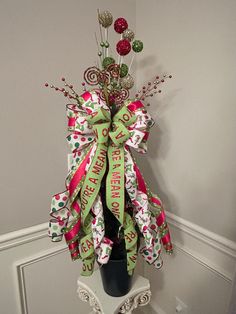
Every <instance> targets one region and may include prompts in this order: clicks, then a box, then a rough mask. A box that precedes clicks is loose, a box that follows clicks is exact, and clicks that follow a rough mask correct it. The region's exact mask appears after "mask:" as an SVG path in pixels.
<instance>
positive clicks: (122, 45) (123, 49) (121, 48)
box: [116, 39, 131, 56]
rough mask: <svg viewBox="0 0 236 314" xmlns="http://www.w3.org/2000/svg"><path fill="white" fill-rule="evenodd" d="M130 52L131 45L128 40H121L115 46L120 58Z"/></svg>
mask: <svg viewBox="0 0 236 314" xmlns="http://www.w3.org/2000/svg"><path fill="white" fill-rule="evenodd" d="M130 50H131V45H130V42H129V41H128V39H121V40H119V41H118V43H117V45H116V51H117V52H118V54H119V55H120V56H125V55H127V54H128V53H129V52H130Z"/></svg>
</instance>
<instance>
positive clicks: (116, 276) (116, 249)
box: [100, 169, 139, 297]
mask: <svg viewBox="0 0 236 314" xmlns="http://www.w3.org/2000/svg"><path fill="white" fill-rule="evenodd" d="M107 171H108V169H107ZM105 178H106V174H105V176H104V178H103V180H102V183H101V190H100V192H101V200H102V204H103V213H104V221H105V236H106V237H108V238H109V239H111V240H112V241H113V247H112V252H111V256H110V259H109V261H108V263H107V264H104V265H100V273H101V277H102V283H103V288H104V290H105V292H106V293H107V294H109V295H110V296H113V297H121V296H123V295H126V294H127V293H128V292H129V291H130V289H131V287H132V277H133V275H131V276H130V275H129V274H128V271H127V252H126V248H125V240H124V233H123V234H122V232H121V234H120V232H119V228H120V223H119V221H118V220H117V219H116V217H115V216H114V215H113V214H112V213H111V211H110V210H109V209H108V208H107V205H106V181H105ZM125 199H126V202H128V199H129V197H128V195H127V193H126V195H125ZM130 214H131V213H130ZM121 231H122V230H121ZM138 248H139V238H138Z"/></svg>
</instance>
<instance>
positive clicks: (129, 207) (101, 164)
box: [45, 10, 172, 276]
mask: <svg viewBox="0 0 236 314" xmlns="http://www.w3.org/2000/svg"><path fill="white" fill-rule="evenodd" d="M98 23H99V31H100V38H98V37H97V34H96V33H95V39H96V43H97V49H98V57H99V64H98V65H96V66H90V67H88V68H87V69H86V70H85V71H84V77H83V79H84V82H82V90H83V92H82V94H81V93H79V92H76V90H75V88H74V86H73V85H72V84H69V83H68V82H67V81H66V79H65V78H64V77H62V78H61V81H62V82H63V84H64V86H63V87H56V86H54V85H49V84H48V83H45V86H46V87H49V86H50V87H51V88H52V89H54V90H55V91H58V92H61V93H62V94H63V95H64V96H65V97H66V98H67V99H68V100H69V101H70V104H69V105H67V114H68V129H69V131H70V132H71V133H70V134H69V136H68V137H67V140H68V142H69V146H70V148H71V150H72V157H71V163H70V170H69V173H68V177H67V179H66V191H64V192H62V193H59V194H56V195H54V197H53V199H52V207H51V212H50V215H51V217H52V219H51V220H50V224H49V235H50V236H51V238H52V240H53V241H59V240H61V238H62V236H63V235H64V237H65V239H66V242H67V244H68V247H69V250H70V253H71V257H72V259H73V260H76V259H78V258H81V259H82V261H83V272H82V274H83V275H86V276H87V275H91V274H92V272H93V268H94V261H95V259H96V260H97V262H98V263H99V265H102V264H106V263H108V261H109V258H110V255H111V252H112V246H113V241H112V240H111V239H109V238H108V237H106V236H105V229H106V225H105V221H106V220H105V219H104V211H103V203H104V202H105V203H106V205H107V208H108V209H109V210H110V211H111V213H112V214H113V215H114V216H115V217H116V218H117V223H118V224H119V230H115V231H117V238H120V234H121V235H122V236H123V239H124V241H125V248H126V254H127V271H128V273H129V274H132V273H133V270H134V268H135V265H136V259H137V238H138V234H137V230H139V232H140V234H141V235H142V236H143V238H144V246H143V247H142V248H141V249H140V253H141V254H142V256H143V257H144V259H145V260H146V261H147V262H148V263H149V264H152V265H154V266H155V267H156V268H160V267H161V265H162V260H161V255H160V253H161V244H162V245H163V247H164V248H165V250H166V251H167V252H169V253H171V252H172V244H171V240H170V233H169V230H168V226H167V223H166V218H165V212H164V209H163V205H162V202H161V200H160V199H159V198H158V197H157V196H156V195H155V194H153V193H152V192H151V191H150V190H149V189H148V187H147V185H146V183H145V181H144V179H143V177H142V175H141V173H140V171H139V168H138V166H137V164H136V162H135V160H134V159H133V157H132V155H131V152H130V148H133V149H135V150H136V151H138V152H140V153H145V152H146V151H147V147H146V142H147V139H148V135H149V129H150V127H151V126H152V125H153V120H152V118H151V117H150V115H149V114H148V112H147V111H146V109H145V106H144V104H143V103H142V102H143V101H144V100H145V99H146V98H147V97H152V96H154V95H155V94H157V93H160V92H161V89H160V86H161V84H163V83H164V82H165V81H166V79H167V78H171V77H172V76H171V75H163V76H157V77H155V79H154V80H152V81H150V82H148V83H147V84H146V85H144V86H143V87H142V88H141V89H140V90H139V91H138V92H137V93H136V96H135V99H129V93H130V92H129V91H130V89H131V88H132V87H133V86H134V78H133V76H132V75H131V74H130V71H131V66H132V63H133V60H134V56H135V54H137V53H140V52H142V51H143V42H142V41H141V40H138V39H135V34H134V32H133V31H132V30H131V29H130V28H128V22H127V21H126V19H125V18H123V17H119V18H117V19H116V20H115V22H114V25H113V27H114V30H115V32H116V33H117V34H120V38H119V39H118V40H117V42H116V47H115V48H116V52H117V55H118V61H117V62H116V59H115V57H116V56H114V55H112V54H111V53H110V52H111V49H109V48H110V43H109V39H108V29H109V28H110V27H111V26H112V23H113V16H112V14H111V13H110V12H109V11H103V12H100V11H99V10H98ZM117 34H116V35H117ZM131 51H132V53H133V56H132V59H131V63H130V65H129V66H128V65H127V64H126V63H125V61H124V58H125V57H126V56H127V55H128V54H129V53H130V52H131ZM147 106H148V104H147ZM106 173H108V174H106ZM105 177H106V181H104V178H105ZM118 178H119V179H118ZM102 180H103V181H104V182H106V196H104V195H102V193H101V182H102ZM102 198H105V199H103V202H102ZM149 206H150V207H152V209H151V210H150V209H149Z"/></svg>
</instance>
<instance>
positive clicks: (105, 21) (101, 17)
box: [98, 11, 113, 28]
mask: <svg viewBox="0 0 236 314" xmlns="http://www.w3.org/2000/svg"><path fill="white" fill-rule="evenodd" d="M98 21H99V23H100V24H101V25H102V26H103V27H105V28H108V27H109V26H111V24H112V22H113V16H112V14H111V12H109V11H103V12H101V13H99V14H98Z"/></svg>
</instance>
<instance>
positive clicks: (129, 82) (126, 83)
mask: <svg viewBox="0 0 236 314" xmlns="http://www.w3.org/2000/svg"><path fill="white" fill-rule="evenodd" d="M120 85H121V87H123V88H124V89H130V88H132V87H133V86H134V79H133V78H132V76H131V75H130V74H128V75H127V76H125V77H123V78H122V79H120Z"/></svg>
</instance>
